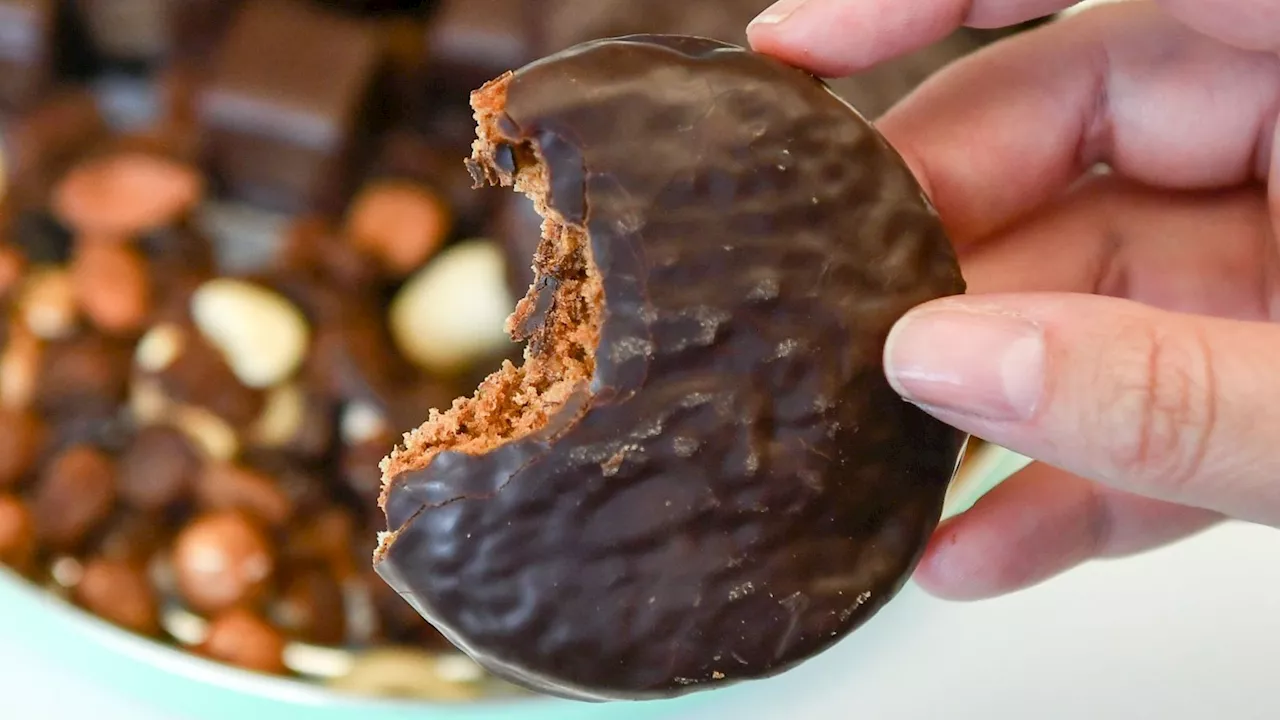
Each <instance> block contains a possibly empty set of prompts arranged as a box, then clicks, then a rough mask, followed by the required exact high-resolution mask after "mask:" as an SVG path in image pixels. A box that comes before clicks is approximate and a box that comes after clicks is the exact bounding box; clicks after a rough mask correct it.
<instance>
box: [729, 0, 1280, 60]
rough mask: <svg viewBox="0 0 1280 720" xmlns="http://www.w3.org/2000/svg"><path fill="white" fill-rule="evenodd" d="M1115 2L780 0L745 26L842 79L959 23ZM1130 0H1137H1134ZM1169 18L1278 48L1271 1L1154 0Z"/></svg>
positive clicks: (1005, 22) (1278, 26) (757, 42)
mask: <svg viewBox="0 0 1280 720" xmlns="http://www.w3.org/2000/svg"><path fill="white" fill-rule="evenodd" d="M1115 1H1116V0H1083V1H1082V0H779V1H778V2H776V3H774V4H773V5H772V6H770V7H769V8H768V9H766V10H765V11H764V12H762V13H760V15H759V16H758V17H756V19H755V20H753V21H752V22H751V24H750V25H749V26H748V28H747V36H748V37H749V38H750V40H751V46H752V47H753V48H754V49H756V50H759V51H761V52H765V53H768V54H770V55H774V56H776V57H779V58H781V59H783V60H786V61H787V62H790V63H792V64H794V65H797V66H799V67H803V68H805V69H807V70H810V71H812V72H814V73H817V74H818V75H821V76H823V77H841V76H844V75H851V74H853V73H855V72H858V71H860V70H865V69H867V68H869V67H871V66H872V65H875V64H876V63H879V62H882V61H884V60H888V59H890V58H893V57H897V56H899V55H904V54H906V53H909V52H912V51H914V50H918V49H920V48H922V47H925V46H926V45H930V44H932V43H935V42H937V41H939V40H941V39H943V38H945V37H946V36H947V35H950V34H951V33H953V32H955V31H956V30H958V29H959V28H961V27H973V28H998V27H1008V26H1010V25H1016V24H1017V23H1021V22H1026V21H1028V20H1034V19H1036V18H1041V17H1045V16H1048V15H1051V14H1053V13H1055V12H1059V11H1065V10H1073V11H1074V10H1078V9H1080V8H1082V7H1084V6H1092V5H1096V4H1101V3H1105V2H1115ZM1130 1H1133V0H1130ZM1156 1H1157V2H1158V3H1159V4H1160V6H1161V7H1162V8H1163V9H1164V10H1165V12H1168V13H1169V14H1170V16H1171V17H1174V18H1177V19H1178V20H1179V21H1181V22H1183V23H1185V24H1187V25H1188V26H1190V27H1192V28H1194V29H1195V30H1197V31H1199V32H1201V33H1204V34H1206V35H1208V36H1210V37H1213V38H1217V39H1218V40H1222V41H1224V42H1227V43H1230V44H1232V45H1235V46H1236V47H1240V48H1244V49H1249V50H1271V51H1274V50H1277V49H1280V14H1277V13H1276V11H1275V3H1274V0H1156Z"/></svg>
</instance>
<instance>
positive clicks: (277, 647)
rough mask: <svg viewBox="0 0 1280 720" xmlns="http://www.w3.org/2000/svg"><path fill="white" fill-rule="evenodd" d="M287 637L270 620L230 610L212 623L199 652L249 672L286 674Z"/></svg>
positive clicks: (238, 610)
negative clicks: (285, 653)
mask: <svg viewBox="0 0 1280 720" xmlns="http://www.w3.org/2000/svg"><path fill="white" fill-rule="evenodd" d="M284 649H285V638H284V635H283V634H281V632H280V631H279V630H276V629H275V628H274V627H272V626H271V624H270V623H268V622H267V621H266V620H264V619H262V618H261V617H259V616H258V615H256V614H254V613H252V612H249V611H248V610H244V609H234V610H228V611H227V612H225V613H222V614H221V615H218V616H217V617H215V618H214V619H213V621H212V622H210V623H209V632H208V634H207V635H206V636H205V639H204V642H203V643H201V644H200V646H199V648H198V649H197V650H198V652H199V653H200V654H202V655H204V656H206V657H209V658H212V659H214V660H218V661H221V662H225V663H228V664H230V665H236V666H238V667H242V668H245V669H246V670H256V671H258V672H263V673H271V674H276V675H282V674H284V673H286V672H287V671H288V669H287V668H286V667H285V664H284Z"/></svg>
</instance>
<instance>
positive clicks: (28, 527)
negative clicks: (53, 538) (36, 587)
mask: <svg viewBox="0 0 1280 720" xmlns="http://www.w3.org/2000/svg"><path fill="white" fill-rule="evenodd" d="M35 557H36V526H35V519H34V518H33V517H32V513H31V510H30V509H29V508H28V507H27V505H26V503H24V502H22V500H21V499H20V498H18V497H16V496H14V495H0V564H3V565H6V566H8V567H10V568H12V569H13V570H15V571H17V572H20V573H25V572H28V571H29V570H30V569H31V565H32V563H33V561H34V560H35Z"/></svg>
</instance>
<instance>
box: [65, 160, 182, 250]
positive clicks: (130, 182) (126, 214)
mask: <svg viewBox="0 0 1280 720" xmlns="http://www.w3.org/2000/svg"><path fill="white" fill-rule="evenodd" d="M203 192H204V180H203V179H202V178H201V176H200V174H199V173H198V172H197V171H196V169H195V168H191V167H188V166H186V165H184V164H182V163H179V162H176V161H174V160H171V159H169V158H166V157H163V156H160V155H157V154H152V153H146V152H141V151H120V152H111V153H104V154H102V155H99V156H95V157H92V158H88V159H85V160H83V161H81V162H80V163H78V164H77V165H76V166H75V167H73V168H72V169H71V170H70V171H69V172H68V173H67V175H66V176H65V177H63V178H62V179H61V180H60V181H59V182H58V185H57V187H56V188H55V189H54V193H53V198H52V200H51V203H52V207H53V211H54V213H55V214H57V216H58V217H59V218H60V219H61V220H62V221H63V222H64V223H66V224H67V225H68V226H70V227H72V228H74V229H75V230H76V231H78V232H80V233H83V234H87V235H92V236H107V237H117V238H129V237H132V236H134V235H138V234H140V233H143V232H145V231H147V230H151V229H153V228H157V227H163V226H165V225H169V224H171V223H173V222H175V221H177V220H178V219H180V218H181V217H183V216H184V215H185V214H187V213H189V212H190V211H191V208H193V207H194V206H195V205H196V203H198V202H199V201H200V197H201V195H202V193H203Z"/></svg>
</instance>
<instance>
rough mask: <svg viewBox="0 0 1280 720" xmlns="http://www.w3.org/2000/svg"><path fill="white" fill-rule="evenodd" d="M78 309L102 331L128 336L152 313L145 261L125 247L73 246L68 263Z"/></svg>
mask: <svg viewBox="0 0 1280 720" xmlns="http://www.w3.org/2000/svg"><path fill="white" fill-rule="evenodd" d="M71 277H72V280H73V282H74V283H75V291H76V299H77V300H79V302H80V308H81V309H82V310H83V311H84V314H85V315H86V316H88V318H89V320H91V321H92V322H93V323H94V324H95V325H97V326H98V328H99V329H101V330H102V331H103V332H107V333H117V334H128V333H133V332H136V331H138V330H139V329H141V328H142V326H143V324H144V323H145V322H146V320H147V316H148V315H149V314H150V312H151V278H150V276H149V275H148V273H147V265H146V261H145V260H143V258H142V256H141V255H139V254H138V252H137V251H136V250H134V249H133V248H132V247H130V246H128V245H124V244H121V243H115V242H111V241H107V240H91V241H87V242H81V243H80V244H79V245H77V246H76V254H75V257H74V259H73V260H72V263H71Z"/></svg>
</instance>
